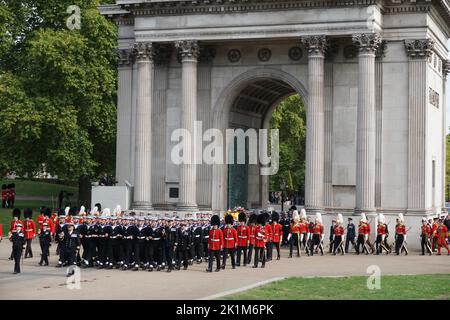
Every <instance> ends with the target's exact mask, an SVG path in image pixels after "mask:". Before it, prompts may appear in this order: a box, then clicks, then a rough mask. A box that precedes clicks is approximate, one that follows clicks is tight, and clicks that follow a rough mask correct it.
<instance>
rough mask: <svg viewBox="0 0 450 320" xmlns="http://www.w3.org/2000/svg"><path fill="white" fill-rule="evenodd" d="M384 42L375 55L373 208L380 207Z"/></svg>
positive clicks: (385, 45)
mask: <svg viewBox="0 0 450 320" xmlns="http://www.w3.org/2000/svg"><path fill="white" fill-rule="evenodd" d="M386 47H387V44H386V41H381V43H380V45H379V47H378V49H377V51H376V53H375V110H376V111H375V112H376V120H375V122H376V129H375V131H376V148H375V154H376V155H375V207H377V208H379V207H381V186H382V172H383V170H382V169H383V168H382V164H383V57H384V56H385V51H386Z"/></svg>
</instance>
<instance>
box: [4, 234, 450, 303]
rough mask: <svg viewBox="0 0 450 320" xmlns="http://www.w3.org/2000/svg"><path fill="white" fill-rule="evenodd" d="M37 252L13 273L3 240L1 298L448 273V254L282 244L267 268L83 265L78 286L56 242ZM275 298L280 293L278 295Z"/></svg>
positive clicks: (202, 292)
mask: <svg viewBox="0 0 450 320" xmlns="http://www.w3.org/2000/svg"><path fill="white" fill-rule="evenodd" d="M33 242H34V243H33V253H34V258H31V259H24V260H23V266H22V273H21V274H19V275H14V274H13V273H12V271H13V262H12V261H10V260H8V257H9V254H10V252H11V244H10V242H9V241H8V240H7V239H4V240H3V241H2V242H1V243H0V299H11V300H15V299H21V300H24V299H87V300H91V299H133V300H138V299H151V300H156V299H162V300H164V299H175V300H186V299H207V300H209V299H213V298H220V297H221V296H223V295H225V294H230V293H234V292H239V291H241V290H245V289H249V288H252V287H255V286H258V285H261V284H264V283H269V282H271V281H274V280H279V279H281V278H285V277H291V276H299V277H302V276H303V277H311V276H352V275H362V276H364V275H365V276H369V275H370V274H372V272H369V273H368V272H367V271H368V267H369V266H372V265H376V266H378V267H379V268H380V271H381V274H382V275H402V274H404V275H405V274H406V275H411V274H435V273H436V274H437V273H446V274H448V273H450V256H447V255H442V256H420V255H419V253H418V252H410V254H409V255H408V256H394V255H389V256H386V255H383V256H375V255H359V256H356V255H354V254H347V255H345V256H340V255H338V256H331V255H329V254H325V255H324V256H320V255H315V256H313V257H307V256H302V257H300V258H296V257H294V258H291V259H289V258H288V252H287V249H283V250H282V257H281V260H279V261H276V260H273V261H271V262H268V263H266V267H265V268H264V269H261V268H258V269H253V268H251V266H247V267H238V268H237V269H236V270H232V269H231V266H230V260H228V266H227V269H225V270H222V271H220V272H212V273H207V272H205V268H206V264H205V263H202V264H194V265H193V266H189V269H188V270H186V271H183V270H180V271H174V272H171V273H167V272H156V271H153V272H147V271H136V272H133V271H122V270H116V269H113V270H104V269H103V270H97V269H93V268H89V269H79V270H80V274H79V275H80V277H79V279H80V282H79V289H77V286H74V285H67V283H66V281H67V279H69V278H67V277H66V276H65V272H66V268H55V265H56V262H57V257H56V254H55V248H56V247H55V245H52V247H51V248H50V252H51V253H50V266H48V267H41V266H39V265H38V262H39V257H40V248H39V245H38V241H37V240H34V241H33ZM274 298H276V297H274Z"/></svg>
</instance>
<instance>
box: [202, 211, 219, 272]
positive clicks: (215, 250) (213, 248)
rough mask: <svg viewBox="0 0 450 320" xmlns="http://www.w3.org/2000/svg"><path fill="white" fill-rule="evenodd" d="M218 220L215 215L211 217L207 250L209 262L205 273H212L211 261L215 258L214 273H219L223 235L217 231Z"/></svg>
mask: <svg viewBox="0 0 450 320" xmlns="http://www.w3.org/2000/svg"><path fill="white" fill-rule="evenodd" d="M219 225H220V218H219V216H217V215H214V216H212V217H211V230H210V231H209V239H208V249H209V261H208V269H206V271H207V272H212V265H213V259H214V258H216V263H217V268H216V272H218V271H220V250H221V249H222V247H223V233H222V230H220V229H219Z"/></svg>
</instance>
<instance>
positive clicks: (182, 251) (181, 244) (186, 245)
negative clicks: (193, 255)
mask: <svg viewBox="0 0 450 320" xmlns="http://www.w3.org/2000/svg"><path fill="white" fill-rule="evenodd" d="M192 239H193V233H192V230H191V229H190V228H189V227H188V226H187V223H186V222H183V223H182V224H181V228H180V229H179V231H178V245H177V251H178V266H177V269H180V267H181V263H182V264H183V269H184V270H186V269H187V268H188V265H189V251H190V248H191V246H192V244H193V240H192Z"/></svg>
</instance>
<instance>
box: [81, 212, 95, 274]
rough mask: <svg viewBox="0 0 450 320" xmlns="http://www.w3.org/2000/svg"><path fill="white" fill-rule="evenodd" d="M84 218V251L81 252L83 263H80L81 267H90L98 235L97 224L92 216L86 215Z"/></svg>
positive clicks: (92, 263)
mask: <svg viewBox="0 0 450 320" xmlns="http://www.w3.org/2000/svg"><path fill="white" fill-rule="evenodd" d="M86 220H87V222H86V226H85V234H84V236H83V238H84V239H85V243H86V244H85V245H86V253H84V252H83V256H84V258H83V264H82V265H81V267H83V268H87V267H92V266H93V265H94V259H95V257H96V249H97V236H98V225H97V223H96V222H95V221H94V217H93V216H88V217H87V219H86Z"/></svg>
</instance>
